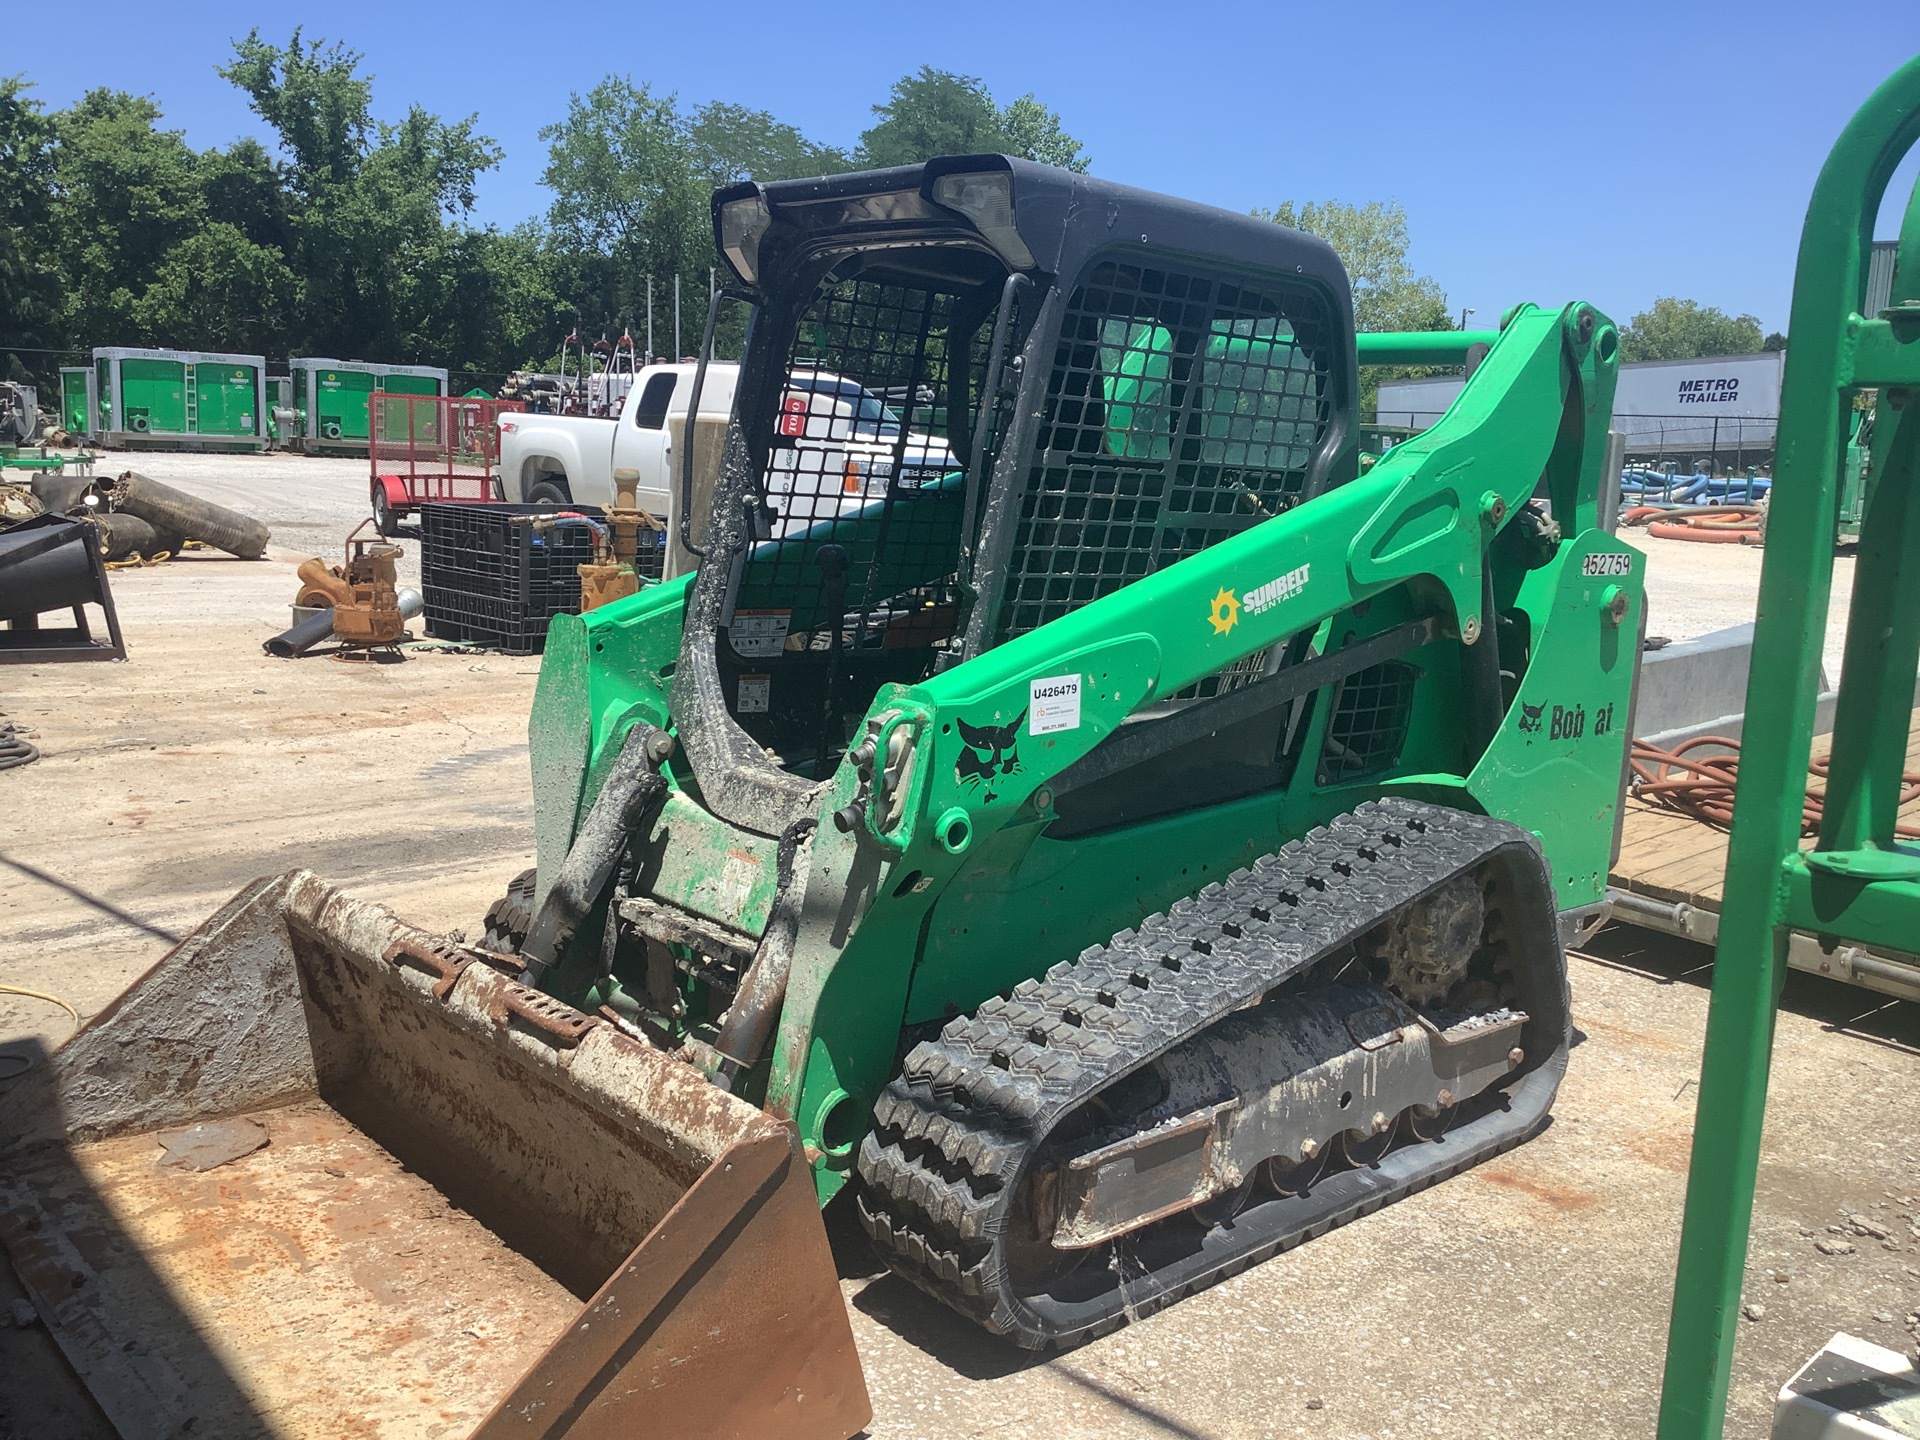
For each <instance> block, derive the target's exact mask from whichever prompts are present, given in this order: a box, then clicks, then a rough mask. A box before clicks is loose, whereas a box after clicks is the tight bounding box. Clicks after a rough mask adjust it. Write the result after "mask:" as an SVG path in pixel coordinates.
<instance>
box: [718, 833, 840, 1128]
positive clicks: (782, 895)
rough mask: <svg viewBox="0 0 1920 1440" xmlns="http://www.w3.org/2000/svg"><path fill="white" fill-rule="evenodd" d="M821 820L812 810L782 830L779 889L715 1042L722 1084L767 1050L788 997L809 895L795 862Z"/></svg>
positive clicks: (777, 862) (776, 871) (777, 864)
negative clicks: (799, 881) (802, 914)
mask: <svg viewBox="0 0 1920 1440" xmlns="http://www.w3.org/2000/svg"><path fill="white" fill-rule="evenodd" d="M819 823H820V822H819V821H818V820H816V819H814V818H813V817H812V816H808V817H806V818H805V819H801V820H796V821H794V822H793V823H792V824H791V825H789V826H788V827H787V828H786V829H785V830H783V831H782V832H781V833H780V849H779V852H778V856H777V858H776V859H775V861H774V879H775V885H776V887H777V888H776V889H775V891H774V897H773V908H772V909H771V910H770V911H769V912H768V914H767V928H766V929H765V930H764V931H763V932H762V933H761V936H760V945H759V948H758V949H756V950H755V951H754V952H753V962H752V963H751V964H750V965H748V966H747V973H746V974H745V975H744V976H743V977H741V980H740V990H739V993H738V994H736V995H735V996H734V997H733V1004H732V1006H731V1007H730V1008H729V1009H728V1011H727V1018H726V1019H725V1020H723V1021H722V1022H721V1024H720V1034H719V1035H718V1036H717V1037H715V1040H714V1045H713V1048H714V1049H716V1050H718V1051H719V1052H720V1054H721V1056H722V1063H721V1066H720V1072H719V1073H718V1074H717V1075H715V1076H714V1077H713V1081H714V1084H716V1085H718V1086H719V1087H720V1088H721V1089H722V1090H731V1089H732V1088H733V1082H734V1078H735V1077H736V1076H737V1075H739V1073H740V1072H741V1071H742V1070H751V1069H752V1068H753V1067H754V1066H755V1065H756V1064H758V1063H759V1061H760V1057H761V1055H763V1054H764V1053H765V1052H766V1048H767V1037H768V1036H770V1035H771V1034H772V1033H773V1026H774V1022H775V1021H776V1020H778V1019H779V1018H780V1010H781V1007H782V1006H784V1005H785V1004H786V1003H787V978H788V976H790V975H791V974H792V973H793V945H794V941H795V939H796V938H797V937H798V935H799V933H800V906H801V902H802V901H803V900H805V898H806V891H805V887H804V886H796V885H795V884H794V883H793V882H794V874H795V862H796V861H797V860H798V858H799V854H800V846H801V843H802V842H803V841H804V840H806V838H807V837H808V836H809V835H811V834H812V833H813V831H814V827H815V826H817V825H818V824H819Z"/></svg>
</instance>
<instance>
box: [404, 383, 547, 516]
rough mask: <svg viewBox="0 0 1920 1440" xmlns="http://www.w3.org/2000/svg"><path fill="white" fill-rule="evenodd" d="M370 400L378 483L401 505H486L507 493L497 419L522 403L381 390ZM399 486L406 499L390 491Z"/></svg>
mask: <svg viewBox="0 0 1920 1440" xmlns="http://www.w3.org/2000/svg"><path fill="white" fill-rule="evenodd" d="M367 405H368V410H369V414H368V417H367V418H368V425H367V430H368V434H369V435H370V436H371V437H372V439H371V441H370V443H369V445H368V447H367V453H368V457H369V461H370V465H371V469H372V479H373V484H374V485H375V487H376V488H379V487H382V486H383V484H385V488H386V489H387V490H388V492H389V496H390V503H392V504H393V505H394V507H395V508H396V509H403V508H404V509H411V508H412V507H414V506H417V505H423V504H428V503H434V502H438V503H443V504H455V505H487V504H492V503H494V502H495V501H498V500H500V499H501V498H503V497H502V491H501V488H500V476H499V470H500V423H499V422H500V416H502V415H506V414H517V413H519V412H520V411H522V410H524V409H525V408H526V407H525V406H523V405H522V404H521V403H520V402H519V401H517V400H487V399H481V398H473V399H468V398H466V397H464V396H446V395H393V394H389V393H387V392H386V391H384V390H376V391H374V392H373V394H372V395H370V396H369V397H368V398H367ZM386 482H398V484H397V486H395V485H393V484H391V483H386ZM396 488H397V489H399V490H400V491H402V492H403V494H404V498H401V497H400V496H399V495H394V494H393V493H392V492H393V491H394V490H395V489H396Z"/></svg>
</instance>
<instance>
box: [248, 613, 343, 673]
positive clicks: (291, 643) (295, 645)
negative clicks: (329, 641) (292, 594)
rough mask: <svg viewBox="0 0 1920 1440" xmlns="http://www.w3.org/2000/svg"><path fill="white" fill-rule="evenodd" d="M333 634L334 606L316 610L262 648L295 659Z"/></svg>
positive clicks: (270, 653)
mask: <svg viewBox="0 0 1920 1440" xmlns="http://www.w3.org/2000/svg"><path fill="white" fill-rule="evenodd" d="M332 634H333V607H332V606H331V605H329V606H327V607H326V609H324V610H316V611H314V613H313V614H311V615H309V616H307V618H306V619H304V620H302V621H301V622H300V623H299V624H298V625H295V626H293V627H292V628H291V629H288V630H283V631H281V632H280V633H279V634H278V635H276V636H274V637H273V638H272V639H271V640H269V641H267V642H266V644H264V645H262V646H261V647H260V648H261V649H263V650H265V651H266V652H267V654H269V655H277V656H279V657H280V658H281V659H282V660H294V659H298V658H299V657H300V656H302V655H304V654H306V653H307V651H308V650H310V649H311V648H312V647H314V646H315V645H318V644H319V643H320V642H321V641H322V640H325V639H326V638H327V637H328V636H330V635H332Z"/></svg>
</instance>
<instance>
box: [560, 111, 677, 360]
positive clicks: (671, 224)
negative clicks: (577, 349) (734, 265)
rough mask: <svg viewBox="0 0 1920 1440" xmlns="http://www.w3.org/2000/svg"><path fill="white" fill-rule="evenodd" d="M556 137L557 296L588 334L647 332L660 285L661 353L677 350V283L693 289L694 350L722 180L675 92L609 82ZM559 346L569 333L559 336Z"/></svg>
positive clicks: (562, 123) (571, 115)
mask: <svg viewBox="0 0 1920 1440" xmlns="http://www.w3.org/2000/svg"><path fill="white" fill-rule="evenodd" d="M540 138H541V139H543V140H545V141H547V144H548V149H547V168H546V172H545V174H544V175H543V176H542V177H541V178H542V180H543V181H544V182H545V184H546V185H547V187H548V188H549V189H550V190H552V191H553V203H552V205H551V206H550V207H549V209H548V211H547V224H548V227H549V229H550V230H551V231H552V234H553V242H554V262H555V263H554V278H555V290H556V292H557V293H558V294H559V295H561V296H562V297H566V298H569V299H571V301H572V308H573V310H574V311H575V312H576V313H577V314H578V316H579V318H580V322H581V323H582V324H583V325H584V326H585V327H586V329H587V330H588V331H589V332H597V331H598V329H599V328H600V327H601V326H603V325H611V326H614V327H618V326H621V325H633V326H636V327H637V326H639V325H640V324H641V323H642V322H643V320H644V317H645V315H646V309H647V281H648V277H649V276H651V277H652V280H653V286H654V304H655V314H656V319H657V323H656V331H655V334H656V346H657V348H659V349H660V350H662V351H663V352H664V351H665V350H667V349H669V348H670V347H671V345H672V343H673V329H672V305H673V277H674V276H675V275H678V276H680V277H681V279H682V282H683V293H682V321H683V332H682V333H683V344H684V345H685V346H686V348H689V349H690V348H692V346H693V344H694V342H695V340H696V339H697V338H698V337H699V334H700V330H701V327H702V326H703V325H704V324H705V323H706V313H707V274H708V271H709V269H710V268H711V267H712V266H713V265H714V264H715V256H714V250H713V231H712V223H711V221H710V219H709V216H708V200H709V197H710V195H711V193H712V188H713V177H712V176H711V175H710V174H708V173H704V172H703V170H702V168H701V165H700V163H699V162H698V160H697V158H696V153H695V147H694V143H693V141H692V139H691V137H690V134H689V127H688V124H687V122H686V121H685V120H684V119H683V118H682V117H681V115H680V112H679V109H678V107H677V105H676V104H675V101H674V97H673V96H671V95H667V96H658V95H655V94H653V93H652V91H651V90H649V89H648V88H647V87H646V86H645V85H636V84H634V83H633V81H632V80H631V79H628V78H625V77H622V76H614V75H609V76H608V77H607V78H606V79H604V80H602V81H601V82H600V83H599V84H598V85H596V86H594V87H593V89H591V90H589V91H588V92H587V93H586V94H585V95H577V94H576V95H574V96H572V97H571V99H570V100H569V102H568V105H567V115H566V118H565V119H564V120H561V121H559V122H558V123H556V124H553V125H549V126H547V127H546V128H545V129H543V130H542V131H541V132H540ZM555 338H558V337H555Z"/></svg>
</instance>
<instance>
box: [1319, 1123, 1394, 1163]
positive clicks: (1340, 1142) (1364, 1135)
mask: <svg viewBox="0 0 1920 1440" xmlns="http://www.w3.org/2000/svg"><path fill="white" fill-rule="evenodd" d="M1393 1130H1394V1122H1393V1121H1392V1120H1389V1119H1388V1118H1387V1117H1386V1116H1384V1115H1376V1116H1375V1117H1374V1128H1373V1129H1371V1130H1342V1131H1341V1132H1340V1136H1339V1138H1338V1139H1336V1140H1335V1141H1334V1142H1333V1143H1334V1145H1335V1146H1337V1147H1338V1149H1339V1151H1340V1158H1341V1159H1342V1160H1344V1161H1345V1162H1346V1163H1347V1165H1348V1166H1349V1167H1350V1168H1352V1169H1354V1170H1370V1169H1372V1168H1373V1167H1374V1166H1375V1165H1378V1164H1379V1163H1380V1162H1381V1161H1382V1160H1384V1159H1386V1157H1387V1151H1389V1150H1391V1149H1392V1148H1393Z"/></svg>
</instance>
